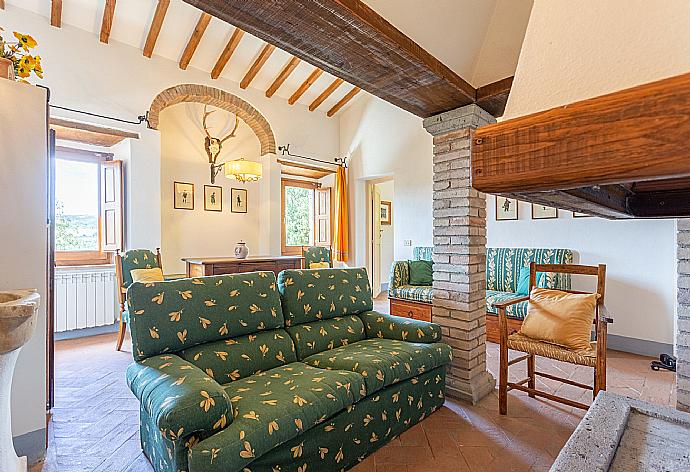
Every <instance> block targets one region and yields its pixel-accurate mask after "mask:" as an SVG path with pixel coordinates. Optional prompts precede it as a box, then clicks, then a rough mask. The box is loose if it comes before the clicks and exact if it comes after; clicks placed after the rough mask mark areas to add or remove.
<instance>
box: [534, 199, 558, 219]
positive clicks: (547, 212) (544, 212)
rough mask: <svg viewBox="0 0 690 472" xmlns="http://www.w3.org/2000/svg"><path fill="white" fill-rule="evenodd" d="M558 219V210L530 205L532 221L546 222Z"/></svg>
mask: <svg viewBox="0 0 690 472" xmlns="http://www.w3.org/2000/svg"><path fill="white" fill-rule="evenodd" d="M553 218H558V208H553V207H550V206H546V205H537V204H536V203H532V219H533V220H548V219H553Z"/></svg>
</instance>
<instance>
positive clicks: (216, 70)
mask: <svg viewBox="0 0 690 472" xmlns="http://www.w3.org/2000/svg"><path fill="white" fill-rule="evenodd" d="M242 36H244V30H241V29H240V28H235V31H233V33H232V36H230V40H229V41H228V44H226V45H225V49H223V52H222V53H220V57H219V58H218V61H216V65H215V66H213V70H212V71H211V78H212V79H217V78H218V77H220V74H221V73H222V72H223V69H225V66H226V65H227V64H228V61H229V60H230V58H231V57H232V55H233V54H234V53H235V50H236V49H237V46H238V45H239V44H240V41H241V40H242Z"/></svg>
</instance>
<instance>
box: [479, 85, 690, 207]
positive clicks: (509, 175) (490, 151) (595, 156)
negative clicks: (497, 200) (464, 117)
mask: <svg viewBox="0 0 690 472" xmlns="http://www.w3.org/2000/svg"><path fill="white" fill-rule="evenodd" d="M471 152H472V186H473V187H474V188H475V189H477V190H480V191H482V192H485V193H491V194H496V195H503V196H507V197H511V198H517V199H520V200H523V201H528V202H533V203H538V204H542V205H549V206H554V207H558V208H563V209H567V210H572V211H579V212H584V213H589V214H591V215H596V216H601V217H604V218H610V219H617V218H674V217H688V216H690V74H684V75H680V76H677V77H672V78H669V79H664V80H659V81H657V82H653V83H650V84H645V85H641V86H638V87H634V88H630V89H627V90H622V91H620V92H615V93H611V94H608V95H603V96H601V97H597V98H592V99H589V100H584V101H581V102H576V103H573V104H570V105H566V106H562V107H558V108H554V109H551V110H547V111H544V112H540V113H536V114H533V115H528V116H524V117H520V118H515V119H512V120H506V121H504V122H501V123H497V124H493V125H488V126H485V127H482V128H479V129H477V130H476V131H475V133H474V136H473V139H472V150H471Z"/></svg>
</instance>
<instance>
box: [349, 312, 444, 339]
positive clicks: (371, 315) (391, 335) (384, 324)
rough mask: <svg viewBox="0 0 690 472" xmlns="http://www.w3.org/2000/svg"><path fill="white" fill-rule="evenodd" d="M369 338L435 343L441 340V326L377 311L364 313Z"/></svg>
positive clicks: (362, 315) (363, 318)
mask: <svg viewBox="0 0 690 472" xmlns="http://www.w3.org/2000/svg"><path fill="white" fill-rule="evenodd" d="M360 318H361V319H362V321H363V322H364V329H365V331H366V334H367V338H372V339H373V338H385V339H396V340H399V341H409V342H413V343H434V342H439V341H440V340H441V327H440V326H439V325H437V324H436V323H428V322H426V321H420V320H414V319H412V318H403V317H401V316H393V315H388V314H383V313H378V312H376V311H370V312H367V313H362V314H361V315H360Z"/></svg>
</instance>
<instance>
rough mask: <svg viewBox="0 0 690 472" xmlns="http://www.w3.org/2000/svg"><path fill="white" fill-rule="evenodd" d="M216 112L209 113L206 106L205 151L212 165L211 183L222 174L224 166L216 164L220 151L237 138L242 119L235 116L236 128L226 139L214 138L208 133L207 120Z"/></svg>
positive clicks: (204, 123) (204, 121)
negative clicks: (236, 134) (224, 145)
mask: <svg viewBox="0 0 690 472" xmlns="http://www.w3.org/2000/svg"><path fill="white" fill-rule="evenodd" d="M214 111H216V110H211V111H208V105H204V117H203V120H202V123H203V126H204V132H205V133H206V138H205V139H204V149H206V154H207V155H208V163H209V164H210V165H211V183H212V184H214V183H216V175H217V174H218V172H220V169H221V167H222V164H216V160H217V159H218V156H219V155H220V151H221V150H222V149H223V143H225V141H227V140H228V139H230V138H234V137H235V132H237V127H238V126H239V125H240V118H239V117H238V116H237V115H235V126H234V127H233V128H232V131H231V132H230V133H229V134H228V135H227V136H225V137H224V138H214V137H213V136H211V133H209V131H208V126H207V125H206V119H207V118H208V116H209V115H210V114H211V113H213V112H214Z"/></svg>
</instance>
